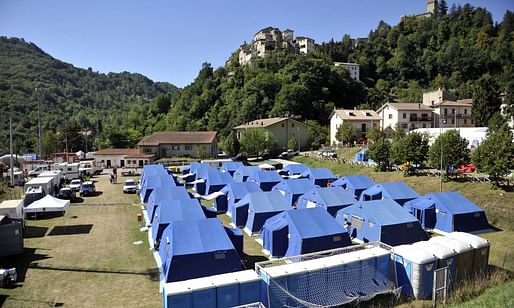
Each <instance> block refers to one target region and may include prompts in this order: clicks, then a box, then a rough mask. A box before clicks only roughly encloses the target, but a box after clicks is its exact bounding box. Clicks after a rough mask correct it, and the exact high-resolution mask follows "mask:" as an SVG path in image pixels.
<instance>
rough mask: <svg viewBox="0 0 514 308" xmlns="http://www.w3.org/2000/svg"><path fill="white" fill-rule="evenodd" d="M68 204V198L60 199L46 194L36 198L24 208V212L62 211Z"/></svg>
mask: <svg viewBox="0 0 514 308" xmlns="http://www.w3.org/2000/svg"><path fill="white" fill-rule="evenodd" d="M69 205H70V200H62V199H57V198H55V197H52V196H51V195H46V196H44V197H43V198H41V199H39V200H36V201H34V202H32V203H31V204H29V205H28V206H27V207H26V208H25V212H26V213H40V212H63V211H65V210H66V209H67V208H68V206H69Z"/></svg>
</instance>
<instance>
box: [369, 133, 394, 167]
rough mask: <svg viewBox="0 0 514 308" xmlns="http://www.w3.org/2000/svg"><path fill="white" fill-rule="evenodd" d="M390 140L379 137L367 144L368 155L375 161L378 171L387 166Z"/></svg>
mask: <svg viewBox="0 0 514 308" xmlns="http://www.w3.org/2000/svg"><path fill="white" fill-rule="evenodd" d="M390 150H391V142H390V141H389V140H387V139H385V138H380V139H378V140H376V141H375V142H373V143H372V144H370V145H369V147H368V157H369V158H370V159H372V160H374V161H375V162H376V163H377V168H376V169H377V170H378V171H385V170H386V169H387V168H388V167H389V154H390Z"/></svg>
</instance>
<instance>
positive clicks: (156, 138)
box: [137, 131, 218, 158]
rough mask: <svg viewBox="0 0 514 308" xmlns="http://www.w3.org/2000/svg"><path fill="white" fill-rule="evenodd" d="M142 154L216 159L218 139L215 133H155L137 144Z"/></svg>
mask: <svg viewBox="0 0 514 308" xmlns="http://www.w3.org/2000/svg"><path fill="white" fill-rule="evenodd" d="M137 145H138V147H139V148H140V149H141V151H142V153H144V154H153V155H155V157H156V158H165V157H200V155H201V151H205V152H204V155H205V157H217V155H218V137H217V133H216V132H172V131H166V132H156V133H153V134H151V135H149V136H145V137H144V138H143V139H141V141H139V143H138V144H137Z"/></svg>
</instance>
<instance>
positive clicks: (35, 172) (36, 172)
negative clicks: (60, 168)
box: [29, 165, 51, 176]
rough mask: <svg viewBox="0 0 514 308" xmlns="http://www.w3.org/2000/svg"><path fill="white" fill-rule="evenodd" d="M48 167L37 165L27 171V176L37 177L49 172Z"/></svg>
mask: <svg viewBox="0 0 514 308" xmlns="http://www.w3.org/2000/svg"><path fill="white" fill-rule="evenodd" d="M50 169H51V168H50V165H39V166H37V167H36V168H35V169H33V170H30V171H29V176H38V175H40V174H41V173H42V172H45V171H50Z"/></svg>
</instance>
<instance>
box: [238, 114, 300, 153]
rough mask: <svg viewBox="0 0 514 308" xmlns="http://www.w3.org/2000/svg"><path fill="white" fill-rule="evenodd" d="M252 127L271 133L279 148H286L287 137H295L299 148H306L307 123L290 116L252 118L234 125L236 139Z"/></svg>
mask: <svg viewBox="0 0 514 308" xmlns="http://www.w3.org/2000/svg"><path fill="white" fill-rule="evenodd" d="M252 128H263V129H265V130H267V131H268V132H269V133H270V134H272V135H273V136H274V137H275V138H276V139H277V142H278V145H279V147H280V149H282V150H284V151H285V150H287V142H288V141H289V139H292V138H295V139H296V140H298V144H299V146H300V147H301V148H306V147H307V146H308V144H307V135H308V133H307V128H308V125H307V124H305V123H302V122H300V121H297V120H294V119H292V118H269V119H260V120H254V121H251V122H248V123H245V124H242V125H239V126H236V127H234V130H235V131H236V133H237V139H239V140H241V137H242V136H243V135H244V133H245V131H246V130H248V129H252Z"/></svg>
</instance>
